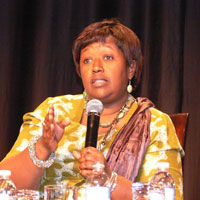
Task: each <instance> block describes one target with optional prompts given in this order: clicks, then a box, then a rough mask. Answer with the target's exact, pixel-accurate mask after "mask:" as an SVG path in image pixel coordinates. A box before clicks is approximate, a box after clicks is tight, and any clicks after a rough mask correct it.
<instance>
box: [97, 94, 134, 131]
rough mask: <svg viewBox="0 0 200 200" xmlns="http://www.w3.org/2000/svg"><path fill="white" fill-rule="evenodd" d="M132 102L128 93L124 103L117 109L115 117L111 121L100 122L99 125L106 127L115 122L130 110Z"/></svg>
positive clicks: (132, 99)
mask: <svg viewBox="0 0 200 200" xmlns="http://www.w3.org/2000/svg"><path fill="white" fill-rule="evenodd" d="M133 102H134V98H133V97H132V96H131V95H130V94H129V96H128V99H127V100H126V102H125V104H124V105H123V106H122V107H121V109H120V110H119V112H118V114H117V117H116V118H114V119H113V121H112V122H106V123H100V124H99V126H100V127H102V128H108V127H110V126H111V125H112V124H113V123H114V122H115V123H117V122H118V121H119V120H120V119H121V118H123V117H124V115H125V114H126V113H127V112H128V111H129V110H130V107H131V105H132V104H133Z"/></svg>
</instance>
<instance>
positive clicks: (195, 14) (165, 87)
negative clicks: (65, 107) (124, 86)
mask: <svg viewBox="0 0 200 200" xmlns="http://www.w3.org/2000/svg"><path fill="white" fill-rule="evenodd" d="M111 17H118V18H120V19H121V20H122V22H124V24H126V25H127V26H129V27H130V28H132V29H133V30H134V31H135V32H136V34H137V35H138V36H139V38H140V39H141V42H142V49H143V53H144V72H143V76H142V82H141V86H140V87H139V88H138V90H137V91H136V92H135V94H134V96H145V97H148V98H150V99H151V100H152V101H153V102H154V103H155V104H156V106H157V108H158V109H160V110H162V111H164V112H167V113H174V112H188V113H189V123H188V128H187V136H186V141H185V153H186V156H185V158H184V194H185V199H186V200H187V199H189V200H195V199H198V190H199V189H200V187H199V185H200V184H199V183H200V176H199V166H200V156H199V155H200V154H199V152H198V150H199V141H200V114H199V112H200V103H199V99H200V88H199V85H200V77H199V73H200V67H199V64H200V53H199V52H200V50H199V49H200V28H199V27H200V1H198V0H112V1H111V0H110V1H109V0H96V1H94V0H28V1H27V0H0V159H2V158H3V157H4V156H5V155H6V153H7V152H8V151H9V150H10V148H11V147H12V145H13V143H14V141H15V140H16V138H17V136H18V132H19V128H20V125H21V123H22V117H23V114H24V113H26V112H29V111H32V110H34V109H35V108H36V107H37V106H38V105H39V104H40V103H41V102H42V101H43V100H45V99H46V98H47V97H49V96H56V95H62V94H69V93H70V94H75V93H81V92H82V91H83V88H82V84H81V80H80V79H79V78H78V76H77V75H76V73H75V69H74V65H73V60H72V54H71V46H72V42H73V40H74V39H75V38H76V36H77V35H78V34H79V33H80V32H81V30H82V29H83V28H84V27H85V26H86V25H88V24H90V23H91V22H94V21H98V20H101V19H104V18H111Z"/></svg>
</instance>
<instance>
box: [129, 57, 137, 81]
mask: <svg viewBox="0 0 200 200" xmlns="http://www.w3.org/2000/svg"><path fill="white" fill-rule="evenodd" d="M135 69H136V62H135V60H133V61H132V63H131V65H130V66H129V71H128V79H129V80H131V79H132V78H133V76H134V75H135Z"/></svg>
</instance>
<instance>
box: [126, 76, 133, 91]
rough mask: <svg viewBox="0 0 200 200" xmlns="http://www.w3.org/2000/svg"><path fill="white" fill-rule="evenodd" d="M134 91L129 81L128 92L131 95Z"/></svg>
mask: <svg viewBox="0 0 200 200" xmlns="http://www.w3.org/2000/svg"><path fill="white" fill-rule="evenodd" d="M132 91H133V86H132V85H131V80H130V79H129V80H128V85H127V92H128V93H129V94H130V93H131V92H132Z"/></svg>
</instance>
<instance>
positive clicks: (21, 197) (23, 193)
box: [13, 189, 40, 200]
mask: <svg viewBox="0 0 200 200" xmlns="http://www.w3.org/2000/svg"><path fill="white" fill-rule="evenodd" d="M13 199H17V200H39V199H40V194H39V191H37V190H28V189H24V190H16V192H15V195H14V196H13Z"/></svg>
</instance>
